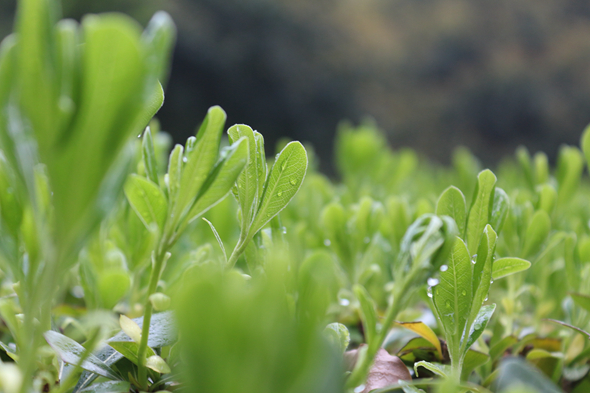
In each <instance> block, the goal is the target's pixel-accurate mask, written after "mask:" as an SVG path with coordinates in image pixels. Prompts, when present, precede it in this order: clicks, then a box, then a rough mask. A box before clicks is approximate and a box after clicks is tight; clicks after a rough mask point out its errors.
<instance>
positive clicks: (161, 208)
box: [125, 174, 168, 229]
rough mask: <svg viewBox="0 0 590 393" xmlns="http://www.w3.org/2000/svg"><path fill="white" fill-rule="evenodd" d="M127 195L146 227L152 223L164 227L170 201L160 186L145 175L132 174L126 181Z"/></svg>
mask: <svg viewBox="0 0 590 393" xmlns="http://www.w3.org/2000/svg"><path fill="white" fill-rule="evenodd" d="M125 195H126V196H127V200H128V201H129V204H130V205H131V207H132V208H133V210H134V211H135V212H136V213H137V215H138V216H139V218H140V219H141V221H142V222H143V224H144V225H145V226H146V228H147V227H149V226H150V225H151V224H156V225H158V227H159V228H160V229H162V228H163V226H164V222H165V220H166V213H167V211H168V203H167V202H166V197H165V196H164V193H163V192H162V190H161V189H160V187H158V186H157V185H155V184H154V183H152V182H151V181H149V180H148V179H146V178H144V177H141V176H139V175H135V174H132V175H130V176H129V178H128V179H127V182H126V183H125Z"/></svg>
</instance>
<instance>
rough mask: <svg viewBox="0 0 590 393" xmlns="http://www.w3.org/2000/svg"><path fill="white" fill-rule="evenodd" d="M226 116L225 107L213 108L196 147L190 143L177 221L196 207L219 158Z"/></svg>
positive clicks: (181, 182)
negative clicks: (204, 185) (195, 203)
mask: <svg viewBox="0 0 590 393" xmlns="http://www.w3.org/2000/svg"><path fill="white" fill-rule="evenodd" d="M225 118H226V115H225V112H224V111H223V109H221V108H220V107H218V106H214V107H211V108H210V109H209V111H208V112H207V116H206V117H205V120H204V121H203V124H201V127H200V128H199V132H198V133H197V138H196V144H195V146H194V148H193V149H192V150H189V147H188V146H187V151H186V153H185V158H186V163H185V165H184V170H183V171H182V178H181V181H180V190H179V192H178V201H177V203H176V205H175V206H174V216H175V218H176V219H177V220H182V219H183V218H184V217H185V216H186V215H187V214H188V213H189V211H190V209H192V207H193V204H194V202H195V201H196V199H197V196H198V195H199V191H200V190H201V187H202V186H203V184H204V183H205V181H206V180H207V177H208V176H209V173H210V172H211V170H212V169H213V167H214V165H215V162H216V161H217V156H218V154H219V143H220V141H221V134H222V131H223V125H224V124H225Z"/></svg>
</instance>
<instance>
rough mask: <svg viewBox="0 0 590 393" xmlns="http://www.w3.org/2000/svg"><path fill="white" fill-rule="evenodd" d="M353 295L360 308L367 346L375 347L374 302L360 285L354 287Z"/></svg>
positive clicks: (375, 322) (375, 317) (375, 323)
mask: <svg viewBox="0 0 590 393" xmlns="http://www.w3.org/2000/svg"><path fill="white" fill-rule="evenodd" d="M353 289H354V294H355V296H356V298H357V300H358V301H359V303H360V306H361V319H362V321H363V327H364V329H365V336H366V341H367V344H369V346H374V345H375V339H376V337H377V312H376V311H375V302H374V301H373V299H371V296H370V295H369V293H368V292H367V290H366V289H365V288H364V287H363V286H362V285H358V284H357V285H355V286H354V288H353Z"/></svg>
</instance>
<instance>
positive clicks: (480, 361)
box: [461, 349, 490, 381]
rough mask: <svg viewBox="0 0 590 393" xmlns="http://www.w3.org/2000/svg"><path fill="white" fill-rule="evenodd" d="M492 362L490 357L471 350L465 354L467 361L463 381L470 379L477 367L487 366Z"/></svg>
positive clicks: (464, 366)
mask: <svg viewBox="0 0 590 393" xmlns="http://www.w3.org/2000/svg"><path fill="white" fill-rule="evenodd" d="M489 360H490V356H489V355H486V354H485V353H482V352H479V351H474V350H473V349H470V350H469V351H467V353H466V354H465V360H464V361H463V370H462V371H461V375H462V376H461V379H462V380H465V381H466V380H467V379H468V378H469V374H471V372H472V371H473V370H475V369H476V368H477V367H479V366H482V365H484V364H486V363H487V362H488V361H489Z"/></svg>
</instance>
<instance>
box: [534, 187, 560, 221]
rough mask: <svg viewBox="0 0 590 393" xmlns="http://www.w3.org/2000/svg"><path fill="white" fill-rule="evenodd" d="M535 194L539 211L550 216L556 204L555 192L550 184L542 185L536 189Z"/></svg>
mask: <svg viewBox="0 0 590 393" xmlns="http://www.w3.org/2000/svg"><path fill="white" fill-rule="evenodd" d="M537 192H538V194H539V209H540V210H544V211H545V212H546V213H547V214H549V215H551V213H553V210H554V209H555V204H556V202H557V191H555V188H554V187H553V186H552V185H550V184H542V185H540V186H539V187H538V191H537Z"/></svg>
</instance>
